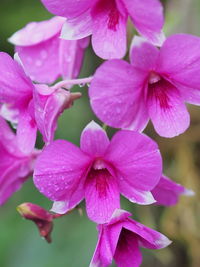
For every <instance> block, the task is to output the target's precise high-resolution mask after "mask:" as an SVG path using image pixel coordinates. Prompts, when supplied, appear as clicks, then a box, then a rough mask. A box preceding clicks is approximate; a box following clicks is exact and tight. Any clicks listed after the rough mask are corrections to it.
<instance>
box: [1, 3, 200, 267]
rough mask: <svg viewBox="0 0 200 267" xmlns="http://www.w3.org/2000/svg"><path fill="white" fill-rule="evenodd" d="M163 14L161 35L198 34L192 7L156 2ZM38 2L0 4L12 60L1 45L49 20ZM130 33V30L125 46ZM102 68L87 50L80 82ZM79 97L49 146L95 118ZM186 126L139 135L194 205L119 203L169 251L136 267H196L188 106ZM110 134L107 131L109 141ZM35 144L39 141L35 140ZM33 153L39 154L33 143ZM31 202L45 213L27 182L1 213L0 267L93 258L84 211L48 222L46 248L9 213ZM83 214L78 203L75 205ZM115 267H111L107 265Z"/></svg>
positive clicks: (53, 266) (195, 124)
mask: <svg viewBox="0 0 200 267" xmlns="http://www.w3.org/2000/svg"><path fill="white" fill-rule="evenodd" d="M163 3H164V5H165V13H166V25H165V32H166V34H167V35H168V34H171V33H175V32H187V33H192V34H196V35H199V34H200V27H199V25H200V1H199V0H165V1H164V0H163ZM50 17H51V15H50V14H49V13H48V12H47V11H46V10H45V8H44V7H43V6H42V4H41V3H40V1H39V0H0V51H5V52H8V53H10V54H11V55H12V54H13V47H12V45H10V44H9V43H8V42H7V38H8V37H9V36H11V35H12V34H13V33H14V32H15V31H17V30H18V29H20V28H22V27H23V26H24V25H25V24H26V23H28V22H30V21H40V20H44V19H48V18H50ZM131 34H132V30H131V29H129V35H130V36H129V40H130V39H131V36H132V35H131ZM100 63H101V60H100V59H98V58H97V57H96V56H95V55H94V54H93V52H92V49H91V47H90V48H89V49H88V50H87V52H86V56H85V61H84V65H83V68H82V72H81V76H82V77H86V76H88V75H91V74H92V73H93V72H94V70H95V69H96V67H97V66H98V65H99V64H100ZM74 90H78V91H82V92H83V97H82V98H81V99H80V100H78V101H76V103H75V104H74V106H73V107H72V108H71V109H70V110H67V111H65V113H64V114H63V115H62V117H61V118H60V120H59V126H58V130H57V132H56V139H58V138H63V139H67V140H69V141H71V142H73V143H75V144H77V145H78V144H79V136H80V134H81V131H82V129H83V128H84V126H85V125H86V124H87V123H88V122H89V121H90V120H91V119H94V116H93V114H92V112H91V109H90V106H89V102H88V99H87V87H83V88H78V87H77V88H74ZM189 109H190V113H191V127H190V129H189V130H188V131H186V133H184V134H183V135H181V136H179V137H177V138H173V139H164V138H160V137H158V136H157V135H156V134H155V132H154V130H153V128H152V126H151V125H149V126H148V127H147V129H146V130H145V131H146V133H147V134H148V135H149V136H151V137H152V138H153V139H155V140H156V141H157V142H158V144H159V146H160V149H161V153H162V155H163V159H164V171H165V174H166V175H168V176H170V177H171V178H173V179H174V180H176V181H177V182H180V183H182V184H183V185H185V186H187V187H188V188H191V189H193V190H194V191H195V192H196V196H195V197H193V198H187V197H182V198H181V200H180V202H179V204H178V205H177V206H175V207H171V208H167V209H165V208H162V207H154V206H151V207H144V206H137V205H134V204H131V203H129V202H128V201H127V200H125V199H122V208H124V209H128V210H129V211H131V212H132V213H133V214H134V218H136V219H138V220H140V221H141V222H142V223H144V224H146V225H148V226H149V227H153V228H154V229H157V230H159V231H161V232H163V233H164V234H166V235H167V236H168V237H169V238H170V239H171V240H173V241H174V242H173V244H172V245H171V246H170V247H169V248H167V249H164V250H161V251H147V250H144V251H143V255H144V260H143V264H142V266H143V267H150V266H152V265H154V267H179V266H181V267H199V266H200V251H199V250H200V231H199V227H200V202H199V192H200V110H199V108H198V107H189ZM112 134H113V131H112V130H111V129H109V135H110V136H111V135H112ZM39 139H40V138H39ZM38 146H39V147H41V142H40V140H39V141H38ZM22 202H33V203H35V204H39V205H41V206H43V207H45V208H47V209H49V208H50V207H51V203H50V201H48V200H47V199H46V198H45V197H43V196H42V195H41V194H40V193H38V192H37V190H36V189H35V187H34V185H33V183H32V180H31V179H30V180H29V181H27V182H26V183H25V184H24V186H23V188H22V190H21V191H19V192H17V193H16V194H15V195H14V196H13V197H12V198H11V199H10V200H9V201H8V202H7V203H6V204H5V205H4V206H3V207H1V208H0V267H87V266H88V265H89V262H90V259H91V257H92V254H93V251H94V248H95V245H96V239H97V233H96V226H95V224H93V223H92V222H90V221H89V220H88V219H87V218H86V215H85V211H84V210H83V216H80V215H79V213H78V211H77V210H75V211H73V212H72V213H71V214H69V215H67V216H64V217H63V218H60V219H58V220H56V221H55V225H54V231H53V235H52V237H53V243H52V244H47V243H46V242H45V241H44V240H42V239H41V238H40V237H39V234H38V232H37V229H36V227H35V225H34V224H33V223H32V222H30V221H26V220H23V219H21V217H20V216H19V214H18V213H17V211H16V206H17V205H19V204H21V203H22ZM81 207H84V203H82V204H81ZM113 266H114V265H113Z"/></svg>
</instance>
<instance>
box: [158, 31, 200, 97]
mask: <svg viewBox="0 0 200 267" xmlns="http://www.w3.org/2000/svg"><path fill="white" fill-rule="evenodd" d="M199 47H200V38H199V37H196V36H192V35H189V34H175V35H172V36H170V37H169V38H167V40H166V41H165V43H164V44H163V46H162V48H161V50H160V57H159V62H158V71H159V72H160V73H162V74H163V75H164V76H166V78H167V79H168V80H170V81H173V82H177V83H180V84H181V85H183V86H186V87H190V88H191V89H193V88H194V89H198V90H200V83H199V72H200V63H199V62H200V50H199ZM186 94H187V92H186Z"/></svg>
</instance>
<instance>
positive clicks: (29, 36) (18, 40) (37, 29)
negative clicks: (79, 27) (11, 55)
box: [9, 17, 66, 46]
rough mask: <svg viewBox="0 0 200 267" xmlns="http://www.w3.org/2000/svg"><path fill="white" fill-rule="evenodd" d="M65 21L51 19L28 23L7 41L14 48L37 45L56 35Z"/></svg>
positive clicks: (56, 18) (62, 19)
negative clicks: (14, 46)
mask: <svg viewBox="0 0 200 267" xmlns="http://www.w3.org/2000/svg"><path fill="white" fill-rule="evenodd" d="M65 20H66V19H65V18H61V17H53V18H52V19H50V20H45V21H40V22H31V23H28V24H27V25H26V26H25V27H24V28H23V29H21V30H19V31H17V32H16V33H14V34H13V35H12V36H11V37H10V38H9V41H10V42H11V43H12V44H14V45H16V46H33V45H36V44H39V43H41V42H44V41H47V40H49V39H51V38H52V37H53V36H55V35H57V34H58V33H59V32H60V31H61V28H62V25H63V23H64V22H65Z"/></svg>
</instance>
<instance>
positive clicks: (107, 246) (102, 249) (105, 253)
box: [89, 225, 121, 267]
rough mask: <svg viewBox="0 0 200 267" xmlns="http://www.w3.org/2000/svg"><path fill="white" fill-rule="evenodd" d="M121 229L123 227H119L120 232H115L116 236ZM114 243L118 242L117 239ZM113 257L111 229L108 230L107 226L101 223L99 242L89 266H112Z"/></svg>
mask: <svg viewBox="0 0 200 267" xmlns="http://www.w3.org/2000/svg"><path fill="white" fill-rule="evenodd" d="M120 231H121V228H120V227H118V229H117V232H118V233H116V232H115V236H118V235H119V234H120ZM117 239H118V238H117ZM114 243H117V241H115V242H114ZM112 259H113V251H112V241H111V239H110V235H109V231H107V229H106V227H104V226H103V225H99V237H98V243H97V246H96V249H95V252H94V255H93V257H92V260H91V263H90V266H89V267H102V266H105V267H107V266H110V265H111V264H112Z"/></svg>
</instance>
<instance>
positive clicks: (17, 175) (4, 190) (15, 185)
mask: <svg viewBox="0 0 200 267" xmlns="http://www.w3.org/2000/svg"><path fill="white" fill-rule="evenodd" d="M11 159H12V160H11ZM2 160H3V157H1V163H0V205H3V204H4V203H5V202H6V201H7V200H8V198H10V197H11V196H12V195H13V194H14V193H15V192H16V191H18V190H19V189H20V188H21V187H22V185H23V183H24V182H25V181H26V180H27V178H28V175H29V174H31V172H32V168H31V164H30V163H31V162H30V161H28V160H20V159H15V158H14V157H13V158H12V157H10V161H8V159H7V164H9V166H8V165H7V166H5V165H3V166H2V163H3V162H2ZM2 168H3V170H2ZM22 169H24V170H25V169H26V172H24V173H21V170H22ZM2 171H3V172H2Z"/></svg>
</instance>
